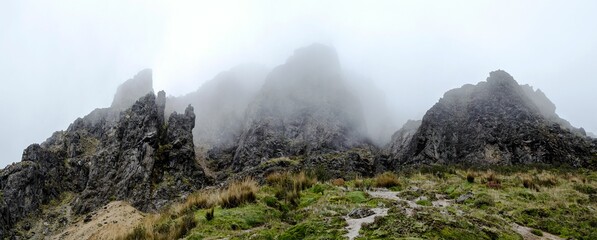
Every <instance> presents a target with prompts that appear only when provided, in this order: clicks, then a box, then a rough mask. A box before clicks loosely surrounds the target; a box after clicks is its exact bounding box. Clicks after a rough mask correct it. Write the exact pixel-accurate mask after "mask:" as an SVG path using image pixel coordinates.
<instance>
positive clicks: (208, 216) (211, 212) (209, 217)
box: [205, 207, 214, 221]
mask: <svg viewBox="0 0 597 240" xmlns="http://www.w3.org/2000/svg"><path fill="white" fill-rule="evenodd" d="M213 219H214V208H213V207H212V208H210V209H209V210H207V211H206V212H205V220H207V221H211V220H213Z"/></svg>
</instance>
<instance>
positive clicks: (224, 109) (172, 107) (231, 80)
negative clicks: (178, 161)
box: [166, 64, 268, 151]
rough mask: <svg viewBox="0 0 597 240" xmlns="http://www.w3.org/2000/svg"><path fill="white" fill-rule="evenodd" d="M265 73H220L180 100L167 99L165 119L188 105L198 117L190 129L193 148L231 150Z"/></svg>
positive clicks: (240, 69) (243, 69)
mask: <svg viewBox="0 0 597 240" xmlns="http://www.w3.org/2000/svg"><path fill="white" fill-rule="evenodd" d="M267 72H268V69H266V68H265V67H262V66H259V65H253V64H245V65H239V66H236V67H233V68H232V69H230V70H228V71H224V72H222V73H220V74H218V75H217V76H215V77H214V78H213V79H212V80H210V81H208V82H206V83H204V84H203V85H201V87H200V88H199V89H197V91H194V92H191V93H189V94H187V95H184V96H181V97H168V101H167V102H166V116H168V115H169V114H170V113H172V112H174V111H177V112H183V111H184V110H185V108H186V107H187V105H189V104H191V105H193V107H194V108H195V112H196V113H198V114H197V117H196V118H195V125H196V127H195V128H194V129H193V136H194V138H193V139H194V141H195V146H196V147H198V148H200V149H201V150H203V151H206V150H209V149H213V148H217V149H226V148H230V147H232V146H234V145H235V144H236V141H237V140H238V137H239V136H240V134H241V132H242V130H243V126H244V125H243V124H244V117H245V112H246V110H247V107H248V105H249V103H250V102H251V100H252V99H253V98H254V97H255V94H256V93H257V92H258V91H259V89H260V88H261V86H262V85H263V81H264V80H265V76H266V75H267Z"/></svg>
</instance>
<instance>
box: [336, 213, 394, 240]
mask: <svg viewBox="0 0 597 240" xmlns="http://www.w3.org/2000/svg"><path fill="white" fill-rule="evenodd" d="M371 210H372V211H373V212H375V214H373V215H371V216H368V217H364V218H357V219H354V218H350V217H345V219H346V223H348V226H347V227H346V230H348V233H347V234H346V235H345V236H346V237H348V239H351V240H352V239H354V238H356V237H357V236H359V230H361V227H362V225H363V223H372V222H373V221H375V217H377V216H380V217H383V216H386V215H388V208H372V209H371Z"/></svg>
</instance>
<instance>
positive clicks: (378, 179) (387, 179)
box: [374, 172, 400, 188]
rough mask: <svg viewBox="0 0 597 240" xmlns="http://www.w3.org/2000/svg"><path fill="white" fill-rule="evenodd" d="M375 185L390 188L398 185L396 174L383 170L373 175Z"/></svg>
mask: <svg viewBox="0 0 597 240" xmlns="http://www.w3.org/2000/svg"><path fill="white" fill-rule="evenodd" d="M374 185H375V187H379V188H391V187H397V186H400V181H399V180H398V176H396V174H394V173H392V172H385V173H383V174H380V175H377V176H375V182H374Z"/></svg>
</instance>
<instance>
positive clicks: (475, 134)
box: [390, 70, 597, 167]
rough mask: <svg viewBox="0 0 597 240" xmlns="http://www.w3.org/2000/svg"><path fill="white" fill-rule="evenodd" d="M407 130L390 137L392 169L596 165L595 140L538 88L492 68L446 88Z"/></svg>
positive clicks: (596, 149)
mask: <svg viewBox="0 0 597 240" xmlns="http://www.w3.org/2000/svg"><path fill="white" fill-rule="evenodd" d="M407 127H408V126H407ZM412 133H413V131H412V129H411V128H409V129H408V130H401V131H399V132H398V133H397V134H396V135H395V138H394V142H393V143H392V144H391V145H390V146H391V147H392V148H391V149H390V152H391V159H393V160H394V162H392V165H393V166H394V167H397V166H401V165H404V164H421V163H444V164H445V163H465V164H501V165H510V164H551V165H562V164H564V165H571V166H585V167H595V166H596V165H597V161H596V160H597V157H596V156H597V155H596V154H597V147H596V145H597V142H596V141H595V140H594V139H591V138H588V137H586V136H585V135H584V133H583V131H581V130H580V129H575V128H573V127H572V126H570V125H569V124H567V122H565V120H563V119H560V118H559V117H558V116H557V114H555V106H554V105H553V103H551V102H550V101H549V100H548V99H547V98H546V97H545V95H544V94H543V93H542V92H540V91H533V90H532V88H530V87H528V86H520V85H519V84H518V83H517V82H516V81H515V80H514V78H512V76H510V75H509V74H508V73H506V72H505V71H502V70H498V71H494V72H491V73H490V76H489V77H488V78H487V81H485V82H480V83H479V84H477V85H465V86H463V87H461V88H458V89H453V90H450V91H448V92H447V93H446V94H445V95H444V97H443V98H442V99H440V100H439V102H438V103H436V104H435V105H434V106H433V107H432V108H431V109H430V110H429V111H427V113H426V114H425V116H424V117H423V120H422V122H421V125H420V127H418V129H417V130H416V132H415V133H414V134H412ZM411 134H412V136H411ZM404 136H406V137H404Z"/></svg>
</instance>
